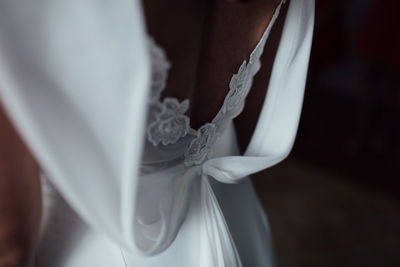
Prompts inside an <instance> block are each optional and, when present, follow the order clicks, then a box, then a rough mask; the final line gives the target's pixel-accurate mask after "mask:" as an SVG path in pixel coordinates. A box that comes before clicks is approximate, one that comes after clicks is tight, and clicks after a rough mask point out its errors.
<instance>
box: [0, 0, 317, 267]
mask: <svg viewBox="0 0 400 267" xmlns="http://www.w3.org/2000/svg"><path fill="white" fill-rule="evenodd" d="M282 4H284V3H283V1H282V2H281V3H280V4H279V6H278V7H277V8H276V10H275V13H274V15H273V18H272V19H271V21H270V23H269V25H268V27H267V28H266V29H265V32H264V34H263V36H262V37H261V39H260V41H259V43H258V44H257V46H256V47H255V48H254V50H253V52H252V53H251V55H249V58H245V59H243V62H238V64H241V65H240V67H239V69H238V70H237V72H236V73H232V79H231V81H230V83H229V84H227V87H229V92H228V94H227V95H226V97H225V100H224V103H223V105H222V106H221V109H220V110H219V112H218V114H217V115H216V116H215V117H214V119H213V120H212V121H210V122H208V123H206V124H204V125H203V126H201V127H200V128H199V129H198V130H195V129H192V128H191V127H190V118H189V117H188V116H187V115H186V114H185V112H186V110H187V109H188V107H189V105H190V103H189V101H188V100H178V99H176V98H171V97H165V98H163V99H162V98H161V92H162V91H163V90H164V88H165V86H166V83H167V82H168V80H167V78H168V70H169V68H170V66H171V64H172V63H171V62H169V59H168V55H167V54H166V53H165V51H164V50H163V48H162V47H160V46H159V45H158V44H157V40H155V39H153V38H152V37H150V36H148V35H147V34H146V32H145V25H144V20H143V14H142V9H141V7H140V3H139V2H138V1H132V0H113V1H101V2H99V1H95V0H87V1H81V0H69V1H53V0H40V1H29V0H5V1H1V2H0V99H1V101H2V104H3V106H4V107H5V109H6V111H7V112H8V114H9V116H10V118H11V120H12V121H13V123H14V125H15V127H16V128H17V130H18V132H19V133H20V135H21V136H22V137H23V139H24V140H25V142H26V144H27V145H28V146H29V148H30V149H31V151H32V152H33V154H34V156H35V158H36V159H37V161H38V162H39V164H40V166H41V170H42V173H41V177H42V184H43V192H42V194H43V209H44V214H43V220H42V229H41V235H40V244H39V247H38V250H37V252H36V255H35V257H34V259H33V261H32V266H36V267H64V266H68V267H88V266H96V267H110V266H116V267H120V266H121V267H122V266H129V267H130V266H149V267H153V266H174V267H179V266H182V267H187V266H191V267H192V266H199V267H200V266H201V267H203V266H205V267H208V266H210V267H211V266H227V267H235V266H274V256H273V249H272V239H271V232H270V229H269V226H268V222H267V219H266V216H265V214H264V211H263V209H262V207H261V205H260V203H259V200H258V199H257V196H256V194H255V192H254V189H253V187H252V184H251V182H250V181H249V178H248V176H249V175H251V174H253V173H255V172H258V171H260V170H263V169H266V168H268V167H270V166H272V165H274V164H277V163H278V162H280V161H281V160H283V159H284V158H285V157H286V156H287V155H288V153H289V151H290V150H291V147H292V145H293V142H294V138H295V135H296V130H297V126H298V122H299V116H300V111H301V106H302V100H303V93H304V87H305V80H306V73H307V65H308V59H309V53H310V47H311V39H312V31H313V16H314V1H313V0H291V1H289V2H287V3H286V4H288V5H289V7H288V11H287V13H286V17H285V23H284V27H283V30H282V35H281V40H280V44H279V48H278V51H277V54H276V57H275V61H274V65H273V69H272V73H271V76H270V82H269V84H268V88H267V85H266V89H268V91H267V95H266V97H265V100H264V105H263V108H262V110H261V113H260V116H259V118H258V123H257V125H256V128H255V131H254V133H253V135H252V138H251V140H250V143H249V145H248V147H247V149H246V151H245V153H244V154H241V153H240V152H239V150H238V146H237V140H236V135H235V128H234V124H233V119H234V118H235V117H236V116H238V115H239V114H240V113H241V111H242V110H243V109H244V108H245V98H246V96H247V94H248V93H249V90H251V85H252V81H253V77H254V76H255V75H256V74H257V72H258V71H259V69H260V65H261V62H260V57H261V55H262V53H263V50H264V46H265V43H266V42H267V41H268V35H269V32H270V30H271V28H272V27H273V24H274V22H275V20H276V18H277V17H278V16H279V10H280V7H281V5H282ZM71 14H72V16H71Z"/></svg>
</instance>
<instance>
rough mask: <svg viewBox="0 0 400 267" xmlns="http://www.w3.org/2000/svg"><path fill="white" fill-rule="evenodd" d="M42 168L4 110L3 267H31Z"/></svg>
mask: <svg viewBox="0 0 400 267" xmlns="http://www.w3.org/2000/svg"><path fill="white" fill-rule="evenodd" d="M38 173H39V170H38V166H37V164H36V162H35V160H34V158H33V157H32V155H31V154H30V152H29V151H28V150H27V148H26V146H25V145H24V143H23V142H22V140H21V138H19V136H18V134H17V133H16V131H15V130H14V128H13V126H12V125H11V123H10V121H9V120H8V118H7V116H6V114H5V112H4V110H3V109H2V107H1V106H0V267H22V266H27V263H28V262H29V259H30V257H31V255H32V253H33V251H34V248H35V245H36V243H37V238H38V233H39V226H40V218H41V190H40V189H41V186H40V180H39V175H38Z"/></svg>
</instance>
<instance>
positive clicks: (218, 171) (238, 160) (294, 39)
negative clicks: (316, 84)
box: [203, 0, 314, 183]
mask: <svg viewBox="0 0 400 267" xmlns="http://www.w3.org/2000/svg"><path fill="white" fill-rule="evenodd" d="M313 29H314V0H291V1H290V6H289V9H288V13H287V18H286V21H285V24H284V28H283V31H282V36H281V40H280V44H279V48H278V51H277V55H276V58H275V61H274V65H273V69H272V73H271V78H270V82H269V87H268V91H267V94H266V97H265V101H264V105H263V108H262V110H261V113H260V117H259V119H258V122H257V126H256V128H255V131H254V133H253V136H252V138H251V140H250V143H249V145H248V147H247V149H246V152H245V154H244V156H232V157H220V158H215V159H211V160H208V161H207V162H205V164H204V167H203V169H204V172H205V173H206V174H209V175H211V176H213V177H214V178H216V179H217V180H219V181H221V182H226V183H234V182H237V181H239V180H240V179H241V178H243V177H246V176H248V175H250V174H253V173H255V172H258V171H261V170H263V169H266V168H269V167H271V166H273V165H275V164H277V163H279V162H280V161H282V160H283V159H285V158H286V157H287V155H288V154H289V152H290V150H291V149H292V146H293V143H294V140H295V137H296V132H297V127H298V124H299V118H300V113H301V108H302V104H303V96H304V88H305V83H306V77H307V69H308V62H309V57H310V50H311V41H312V36H313Z"/></svg>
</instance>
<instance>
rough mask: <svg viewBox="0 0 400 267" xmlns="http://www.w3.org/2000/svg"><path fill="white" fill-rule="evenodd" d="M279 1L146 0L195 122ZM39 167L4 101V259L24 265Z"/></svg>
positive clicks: (266, 62)
mask: <svg viewBox="0 0 400 267" xmlns="http://www.w3.org/2000/svg"><path fill="white" fill-rule="evenodd" d="M278 3H279V0H255V1H235V0H218V1H216V0H214V1H211V0H208V1H207V0H192V1H188V0H170V1H164V0H144V9H145V14H146V20H147V22H146V23H147V26H148V30H149V32H150V34H151V35H153V36H154V38H155V40H156V42H157V43H159V44H160V45H161V46H162V47H164V48H165V50H166V52H167V55H168V58H169V59H170V61H171V62H172V68H171V71H170V75H169V78H168V86H167V88H166V90H165V94H166V95H169V96H173V97H177V98H178V99H181V100H183V99H186V98H189V99H190V100H191V107H190V108H191V110H190V111H189V112H190V117H191V120H192V121H191V124H192V127H194V128H198V127H200V126H201V125H202V124H204V123H205V122H209V121H211V120H212V118H213V117H214V116H215V114H216V113H217V112H218V110H219V108H220V107H221V105H222V103H223V100H224V98H225V95H226V94H227V92H228V90H229V86H228V85H229V81H230V79H231V77H232V75H233V74H234V73H236V72H237V70H238V68H239V66H240V64H241V63H242V61H243V60H244V59H248V57H249V55H250V53H251V51H252V50H253V49H254V47H255V45H256V44H257V43H258V41H259V39H260V38H261V35H262V33H263V32H264V30H265V28H266V26H267V25H268V23H269V21H270V19H271V17H272V15H273V12H274V10H275V8H276V6H277V4H278ZM286 6H287V5H286ZM284 12H285V7H284V8H283V10H282V13H284ZM283 18H284V14H281V16H280V18H279V19H278V21H277V23H276V26H275V27H274V29H273V31H272V32H271V35H270V41H269V42H268V43H267V46H266V49H265V52H264V55H263V57H262V61H263V66H262V69H261V70H260V74H259V75H257V76H256V77H255V80H254V85H253V88H252V90H251V92H250V94H249V96H248V98H247V104H246V108H245V110H244V111H243V112H242V114H241V115H240V116H239V117H238V118H237V119H236V120H235V124H236V126H237V132H238V136H239V143H240V145H241V147H242V150H243V149H244V148H245V147H246V145H247V143H248V141H249V140H250V137H251V134H252V132H253V129H254V127H255V125H256V122H257V118H258V114H259V112H260V110H261V107H262V105H263V101H264V97H265V94H266V89H267V84H268V80H269V74H270V72H271V68H272V63H273V60H274V56H275V52H276V48H277V44H278V41H279V37H280V32H281V29H282V25H283ZM38 174H39V168H38V165H37V163H36V162H35V159H34V158H33V157H32V155H31V153H30V152H29V151H28V149H27V148H26V146H25V145H24V143H23V141H22V140H21V138H20V137H19V136H18V134H17V132H16V131H15V129H14V128H13V125H12V124H11V123H10V121H9V120H8V118H7V115H6V113H5V112H4V110H3V109H2V107H1V106H0V267H20V266H25V265H26V263H27V262H28V260H29V258H30V257H31V255H32V254H33V251H34V249H35V246H36V243H37V239H38V233H39V225H40V218H41V190H40V188H41V187H40V178H39V175H38Z"/></svg>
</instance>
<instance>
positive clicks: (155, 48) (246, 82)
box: [147, 0, 286, 166]
mask: <svg viewBox="0 0 400 267" xmlns="http://www.w3.org/2000/svg"><path fill="white" fill-rule="evenodd" d="M285 1H286V0H281V1H280V3H279V4H278V6H277V7H276V9H275V11H274V13H273V16H272V17H271V19H270V21H269V23H268V25H267V27H266V29H265V31H264V33H263V35H262V36H261V38H260V40H259V42H258V43H257V45H256V46H255V48H254V49H253V51H252V52H251V53H250V56H249V58H248V61H247V60H243V62H242V64H241V65H240V67H239V70H238V72H237V73H235V74H233V76H232V78H231V80H230V83H229V88H230V89H229V91H228V93H227V94H226V96H225V99H224V102H223V105H222V107H221V108H220V109H219V111H218V113H217V114H216V116H215V117H214V118H213V119H212V120H211V122H207V123H205V124H203V125H202V126H201V127H199V129H197V130H196V129H193V128H192V127H191V126H190V117H189V116H188V115H185V113H186V111H187V110H188V108H189V100H188V99H186V100H184V101H182V102H179V100H178V99H176V98H172V97H165V98H164V99H163V100H162V101H161V93H162V92H163V90H164V89H165V87H166V83H167V78H168V70H169V68H170V65H171V64H170V63H169V61H168V59H167V56H166V52H165V51H164V49H163V48H162V47H160V46H159V45H157V44H156V42H155V41H154V40H153V39H152V38H149V41H148V44H149V48H150V52H151V59H152V71H153V75H152V86H151V96H150V112H149V113H150V114H149V123H148V128H147V139H148V141H149V142H150V143H152V144H153V145H154V146H157V145H159V144H160V143H161V144H162V145H164V146H167V145H170V144H174V143H176V142H178V140H179V139H181V138H182V137H185V136H186V135H190V136H193V137H194V139H193V140H191V142H190V144H189V146H188V147H187V149H186V150H185V153H184V155H185V165H187V166H192V165H199V164H201V163H202V162H204V161H205V159H206V158H207V155H208V153H209V151H210V150H211V147H212V145H213V144H214V142H215V140H216V139H217V137H218V136H219V135H221V134H222V133H223V131H224V130H225V129H226V128H227V126H228V125H229V123H230V122H231V121H232V120H233V119H234V118H235V117H237V116H238V115H239V114H240V113H241V111H242V110H243V108H244V104H245V99H246V96H247V95H248V93H249V91H250V89H251V87H252V83H253V78H254V76H255V75H256V74H257V72H258V71H259V70H260V67H261V60H260V58H261V56H262V54H263V51H264V47H265V44H266V41H267V39H268V36H269V34H270V32H271V29H272V27H273V25H274V23H275V21H276V19H277V18H278V16H279V12H280V9H281V6H282V5H283V4H284V3H285Z"/></svg>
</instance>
